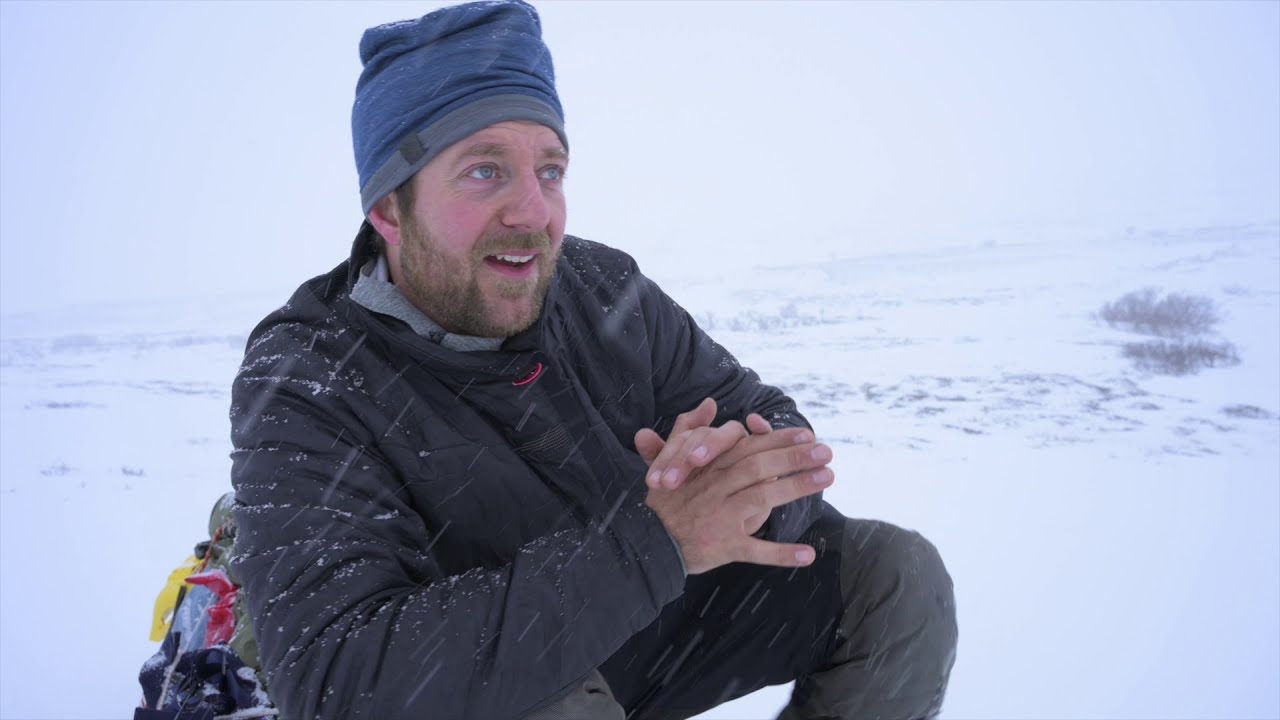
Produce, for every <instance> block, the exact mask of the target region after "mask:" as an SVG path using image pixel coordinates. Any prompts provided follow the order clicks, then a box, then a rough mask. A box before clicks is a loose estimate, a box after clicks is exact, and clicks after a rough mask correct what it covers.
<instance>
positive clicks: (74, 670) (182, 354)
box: [0, 224, 1280, 720]
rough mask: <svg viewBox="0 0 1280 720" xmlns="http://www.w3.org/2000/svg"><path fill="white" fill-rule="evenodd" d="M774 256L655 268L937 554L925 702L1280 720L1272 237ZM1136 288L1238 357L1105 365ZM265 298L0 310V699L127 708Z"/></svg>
mask: <svg viewBox="0 0 1280 720" xmlns="http://www.w3.org/2000/svg"><path fill="white" fill-rule="evenodd" d="M599 239H600V240H603V241H606V242H607V241H608V238H599ZM789 250H790V249H788V248H780V249H779V250H778V252H777V254H776V255H775V256H773V257H771V258H769V259H768V260H769V262H765V263H762V264H761V265H760V266H758V267H756V268H755V269H753V270H751V271H749V272H746V273H741V274H737V273H734V274H727V275H729V276H716V277H714V279H707V278H706V277H703V278H701V279H698V278H693V277H687V276H682V275H681V274H680V273H679V272H664V271H665V270H666V269H664V268H659V269H656V271H655V270H653V269H650V270H651V272H650V274H651V275H653V276H654V277H655V278H656V279H657V280H659V281H660V282H661V283H662V284H663V285H664V287H665V288H666V289H667V291H668V292H669V293H670V294H672V295H673V296H674V297H675V298H676V299H677V300H679V301H680V302H681V303H682V304H683V305H684V306H685V307H686V308H687V309H688V310H689V311H690V312H691V313H692V314H693V315H694V316H695V317H696V318H697V319H698V321H699V322H700V323H701V324H702V325H703V326H704V327H705V328H706V329H708V331H709V332H710V333H711V334H712V335H713V336H715V337H716V338H717V339H719V340H720V341H721V342H722V343H723V344H725V345H726V346H727V347H729V348H730V349H731V350H732V351H734V352H735V353H736V354H737V355H738V357H739V358H740V359H741V360H742V361H743V362H744V363H745V364H748V365H750V366H752V367H753V368H755V369H756V370H757V371H758V372H759V373H760V374H761V375H762V376H763V377H764V378H765V379H766V380H768V381H769V382H771V383H774V384H777V385H779V386H781V387H783V388H785V389H786V390H787V391H788V392H789V393H791V394H792V396H793V397H795V398H796V400H797V401H798V402H799V404H800V407H801V409H802V410H803V411H804V412H805V413H806V414H807V416H808V417H809V419H810V420H811V421H812V423H813V424H814V426H815V428H816V429H817V430H818V435H819V438H820V439H821V440H822V441H823V442H826V443H829V444H831V445H832V447H833V448H834V449H835V452H836V459H835V462H834V463H833V465H832V466H833V468H834V469H835V472H836V485H835V486H834V487H833V488H832V489H831V490H829V491H828V492H827V498H828V499H829V500H831V501H832V502H833V503H834V504H835V505H836V506H838V507H839V508H840V509H841V510H842V511H843V512H844V513H846V514H849V515H856V516H872V517H879V518H884V519H887V520H890V521H892V522H895V523H898V524H901V525H905V526H908V527H912V528H915V529H917V530H920V531H921V532H923V533H924V534H925V535H926V536H928V537H929V538H931V539H932V540H933V541H934V542H935V543H936V544H937V545H938V547H939V548H940V549H941V551H942V554H943V557H944V558H945V559H946V561H947V563H948V565H949V567H950V570H951V573H952V575H953V576H954V579H955V583H956V594H957V604H958V609H959V618H960V629H961V634H960V647H959V656H958V661H957V664H956V668H955V671H954V674H953V677H952V684H951V690H950V693H949V696H948V702H947V705H946V708H945V710H944V716H945V717H950V718H1137V717H1145V718H1155V717H1159V718H1276V717H1280V226H1277V225H1275V224H1261V225H1256V224H1255V225H1242V226H1235V227H1217V228H1200V229H1189V230H1178V231H1166V232H1155V231H1148V230H1130V231H1128V232H1118V233H1115V234H1114V235H1111V236H1105V237H1104V236H1082V237H1079V238H1076V239H1075V240H1074V241H1073V242H1070V243H1061V242H1053V243H1048V242H1037V239H1036V238H1035V237H1034V236H1033V235H1031V236H1028V237H1027V238H1026V240H1025V242H1024V243H1022V244H1011V243H1005V244H995V243H991V244H988V245H985V246H984V245H975V246H970V247H957V248H955V249H951V250H940V251H931V252H927V253H926V252H920V253H914V254H900V255H892V256H885V255H881V256H870V257H854V256H844V255H840V254H832V255H830V256H824V257H821V258H813V257H803V256H799V255H796V256H793V259H789V257H788V255H787V254H786V253H787V252H789ZM333 261H334V262H336V261H337V258H334V260H333ZM331 264H332V263H328V262H322V263H319V264H317V266H316V267H314V268H306V269H300V270H299V277H298V281H299V282H301V281H302V280H303V279H305V277H306V276H308V275H311V274H316V273H319V272H321V271H323V270H325V269H327V268H328V267H329V266H330V265H331ZM1144 287H1157V288H1162V289H1163V290H1164V291H1167V292H1179V293H1187V294H1191V295H1195V296H1199V297H1204V298H1207V299H1208V300H1209V301H1211V302H1212V303H1213V305H1214V306H1215V307H1216V309H1217V311H1218V314H1219V315H1220V318H1221V320H1220V322H1218V323H1217V324H1216V325H1215V326H1214V327H1213V328H1212V329H1211V330H1210V331H1208V334H1207V335H1206V337H1207V339H1208V340H1211V341H1213V342H1216V343H1230V344H1231V345H1233V346H1234V350H1235V352H1236V354H1237V356H1238V362H1235V363H1218V364H1216V365H1215V366H1212V367H1204V368H1202V369H1199V371H1198V372H1193V373H1188V374H1182V375H1172V374H1165V373H1162V372H1159V368H1156V369H1152V368H1150V367H1146V366H1141V367H1140V366H1138V365H1135V363H1134V362H1133V361H1132V360H1130V359H1128V358H1126V356H1125V354H1124V347H1125V346H1126V345H1127V344H1130V343H1137V342H1142V341H1144V340H1145V339H1146V338H1143V337H1142V336H1141V335H1140V334H1139V333H1137V332H1135V331H1133V329H1131V328H1126V327H1120V326H1112V325H1109V324H1108V323H1106V322H1104V321H1103V320H1102V319H1101V318H1100V317H1099V316H1098V311H1099V308H1101V307H1102V306H1103V305H1104V304H1105V303H1107V302H1110V301H1113V300H1115V299H1117V298H1119V297H1121V296H1123V295H1124V294H1126V293H1129V292H1131V291H1135V290H1139V289H1141V288H1144ZM284 299H285V298H284V297H261V296H257V295H240V296H233V297H215V298H201V299H194V298H193V299H188V300H182V301H169V300H164V301H160V300H157V301H155V302H139V303H132V304H122V303H118V302H117V303H111V302H103V303H101V304H96V305H93V306H81V307H72V308H63V309H50V310H44V311H40V312H38V313H33V314H22V315H16V314H9V315H4V316H3V317H2V318H0V320H2V322H0V430H2V434H0V442H2V450H0V571H2V572H3V582H0V608H2V614H0V717H3V718H6V719H9V718H12V719H14V720H17V719H19V718H23V719H26V718H125V717H130V716H131V713H132V710H131V708H132V707H133V705H134V703H135V702H136V701H137V699H138V689H137V684H136V673H137V670H138V667H139V665H140V664H141V663H142V661H143V660H144V659H145V658H147V657H148V656H149V655H150V654H151V653H152V652H153V651H154V646H153V644H152V643H150V642H149V641H148V639H147V631H148V627H149V623H150V615H151V609H152V603H153V601H154V599H155V595H156V593H157V592H158V591H159V589H160V587H161V586H162V584H163V582H164V580H165V578H166V576H167V574H168V572H169V570H170V569H171V568H172V567H173V566H175V565H177V564H178V563H179V562H180V561H181V560H182V559H183V558H185V557H186V555H187V554H188V553H190V551H191V546H192V545H193V544H194V543H195V542H196V541H197V540H199V539H201V533H202V532H203V528H204V525H205V522H206V519H207V513H208V510H209V507H210V504H211V503H212V502H213V500H214V499H215V498H216V497H217V496H218V495H219V494H221V493H223V492H224V491H226V490H227V489H228V479H227V475H228V469H229V466H230V462H229V460H228V457H227V456H228V453H229V451H230V441H229V438H228V430H229V424H228V421H227V407H228V402H229V397H228V394H229V389H230V385H231V379H232V377H233V376H234V374H235V372H236V369H237V366H238V364H239V360H240V357H241V353H242V351H243V346H244V340H245V337H246V335H247V334H248V331H249V330H250V329H251V328H252V326H253V325H254V323H255V322H256V321H257V320H258V319H259V318H260V317H261V316H263V315H265V314H266V313H267V312H268V311H270V310H271V309H272V308H273V307H274V306H275V305H277V304H279V303H280V302H283V300H284ZM786 693H787V688H786V687H777V688H769V689H766V690H763V691H760V692H757V693H755V694H753V695H750V696H747V697H745V698H741V699H739V700H737V701H735V702H733V703H730V704H728V705H725V706H722V707H721V708H718V709H716V710H714V711H711V712H708V713H706V714H705V715H704V716H703V717H704V718H725V719H727V718H767V717H772V716H773V714H774V713H775V712H776V711H777V710H778V709H779V708H780V707H781V705H782V704H783V703H784V702H785V698H786Z"/></svg>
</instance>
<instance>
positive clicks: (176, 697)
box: [133, 492, 279, 720]
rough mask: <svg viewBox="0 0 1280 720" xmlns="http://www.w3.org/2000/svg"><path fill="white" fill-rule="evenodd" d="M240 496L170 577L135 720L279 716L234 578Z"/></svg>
mask: <svg viewBox="0 0 1280 720" xmlns="http://www.w3.org/2000/svg"><path fill="white" fill-rule="evenodd" d="M234 506H235V493H233V492H229V493H227V494H225V495H223V496H222V497H221V498H219V499H218V501H217V502H216V503H215V504H214V506H213V511H212V512H211V513H210V514H209V537H208V539H207V540H204V541H201V542H200V543H198V544H197V545H196V547H195V552H194V553H193V554H192V555H191V556H190V557H188V558H187V559H186V561H184V562H183V563H182V564H181V565H179V566H178V567H177V568H175V569H174V571H173V572H172V573H170V575H169V580H168V582H167V583H166V584H165V586H164V589H163V590H161V591H160V595H159V597H157V598H156V606H155V614H154V616H153V618H152V625H151V639H152V640H155V641H159V642H160V643H161V644H160V649H159V650H158V651H157V652H156V654H155V655H152V656H151V658H149V659H148V660H147V661H146V662H145V663H144V664H143V666H142V670H141V671H140V672H139V673H138V682H139V683H141V685H142V702H141V703H140V705H139V707H137V708H136V709H135V710H134V714H133V717H134V720H233V719H234V720H248V719H250V718H266V717H274V716H276V715H278V714H279V711H278V710H277V709H276V708H275V706H274V704H273V703H272V702H271V698H270V697H269V696H268V695H267V684H266V678H265V677H264V675H263V673H262V670H261V668H260V667H259V666H258V643H257V640H256V638H255V636H254V634H253V626H252V624H251V623H250V620H249V615H248V612H247V610H246V608H245V604H244V602H242V601H241V598H240V585H239V583H237V582H236V580H235V577H234V575H233V574H232V572H231V567H230V558H231V555H232V553H233V551H234V547H235V534H236V528H235V522H234V520H233V518H232V514H231V510H232V508H233V507H234Z"/></svg>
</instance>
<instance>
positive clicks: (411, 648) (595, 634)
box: [231, 333, 684, 720]
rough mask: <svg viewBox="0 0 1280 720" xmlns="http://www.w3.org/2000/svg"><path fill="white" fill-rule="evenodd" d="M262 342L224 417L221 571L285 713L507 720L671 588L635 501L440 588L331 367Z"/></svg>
mask: <svg viewBox="0 0 1280 720" xmlns="http://www.w3.org/2000/svg"><path fill="white" fill-rule="evenodd" d="M278 335H279V333H277V337H276V338H275V340H273V342H272V343H271V344H270V351H269V352H268V351H267V350H265V349H264V350H259V351H258V352H254V351H253V349H252V347H251V352H250V357H252V358H254V359H247V360H246V363H245V365H244V366H242V367H241V370H240V373H239V375H238V376H237V379H236V382H235V385H234V391H233V398H232V412H231V419H232V439H233V443H234V446H235V449H234V452H233V455H232V459H233V466H232V481H233V484H234V486H235V489H236V496H237V502H238V506H237V510H236V524H237V535H236V558H235V560H234V562H233V568H234V571H235V574H236V577H237V578H238V579H239V580H240V581H241V583H242V586H243V588H244V590H243V592H244V593H245V599H246V600H247V602H248V607H249V611H250V613H251V616H252V620H253V624H254V627H255V629H256V633H257V639H258V642H259V646H260V652H261V659H262V664H263V669H264V670H265V672H266V676H267V679H268V685H269V689H270V692H271V695H272V698H273V700H274V701H275V702H276V704H277V705H278V706H279V707H280V708H281V711H282V717H283V718H307V719H308V720H310V719H311V718H377V719H379V720H394V719H396V718H412V719H413V720H420V719H421V718H427V717H447V718H484V719H486V720H490V719H493V718H518V717H521V716H522V715H524V714H525V713H526V712H527V711H528V710H530V709H531V708H533V707H535V706H537V705H538V704H540V703H541V702H544V701H545V700H546V699H547V698H549V697H551V696H553V695H554V694H555V693H556V692H557V691H559V690H561V689H563V688H565V687H567V686H569V685H570V684H571V683H573V682H575V681H576V680H578V679H580V678H582V677H583V676H584V675H586V674H587V673H588V672H589V671H590V670H591V669H593V668H595V667H597V666H598V665H600V664H601V663H603V662H604V660H605V659H607V658H608V657H609V656H610V655H611V654H612V653H613V652H615V651H616V650H617V648H618V647H620V646H621V645H622V643H623V642H625V640H626V639H627V638H628V637H630V636H631V635H633V634H634V633H636V632H638V631H639V630H641V629H642V628H644V627H645V626H646V625H647V624H648V623H649V622H651V621H652V620H653V619H654V618H655V617H657V614H658V611H659V610H660V609H661V608H662V606H663V605H665V604H666V603H667V602H669V601H670V600H672V599H674V598H675V597H676V596H678V595H679V594H680V593H681V592H682V591H683V586H684V574H683V571H682V570H681V564H680V559H679V556H678V554H677V552H676V550H675V549H674V548H673V547H672V543H671V541H670V537H669V536H668V535H667V533H666V530H665V529H664V528H663V526H662V523H661V521H660V520H659V519H658V518H657V516H656V515H654V514H653V513H652V512H651V511H650V510H649V509H648V508H646V507H645V506H644V505H643V504H637V503H640V501H641V500H642V498H634V499H633V500H632V502H631V503H620V504H619V505H618V506H616V507H615V508H614V510H613V512H611V513H610V514H609V515H608V516H606V517H604V518H599V519H597V520H596V521H594V522H593V523H591V524H590V525H588V526H586V527H582V528H580V529H572V530H566V531H562V532H559V533H556V534H554V535H550V536H546V537H542V538H539V539H537V540H535V541H533V542H531V543H529V544H527V545H525V546H524V547H522V548H520V549H519V551H518V552H517V554H516V556H515V558H514V559H513V560H512V561H511V562H510V564H508V565H505V566H502V567H495V568H476V569H473V570H470V571H468V572H465V573H463V574H461V575H445V574H444V573H442V572H441V571H440V565H439V563H438V562H437V559H436V558H435V557H434V556H433V554H432V545H433V543H434V542H435V540H436V539H438V538H439V537H440V535H441V534H443V533H446V532H448V527H447V524H446V525H445V526H444V527H435V528H432V527H427V526H426V524H425V521H424V519H423V516H422V514H421V513H419V512H416V511H415V510H414V509H413V508H412V507H410V506H409V504H408V500H407V498H406V493H405V491H404V487H405V485H406V483H408V482H410V481H412V480H413V479H412V478H405V477H400V476H399V475H398V474H397V473H396V472H395V471H394V470H393V469H392V468H391V467H389V466H388V464H387V462H386V461H385V460H384V458H383V457H381V456H380V453H379V451H378V449H377V440H378V437H377V435H376V434H374V431H373V430H371V429H370V428H368V427H366V425H367V423H362V422H359V421H358V420H357V418H356V416H355V413H353V412H352V411H351V404H350V403H348V402H347V400H346V398H344V392H345V390H343V389H342V387H341V386H342V385H344V384H345V381H344V380H343V378H342V377H341V376H340V375H335V373H333V372H332V369H333V365H332V364H328V365H326V364H325V363H324V362H323V361H318V360H314V359H313V358H315V356H316V355H317V353H316V352H315V351H314V349H312V348H308V347H306V346H305V345H306V344H305V343H303V342H299V341H296V340H287V339H286V340H282V339H281V338H280V337H278ZM282 344H283V347H282ZM339 365H341V363H339ZM620 608H628V609H629V610H628V611H626V612H623V611H620Z"/></svg>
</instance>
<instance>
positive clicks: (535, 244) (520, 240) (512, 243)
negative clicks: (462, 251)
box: [476, 231, 551, 257]
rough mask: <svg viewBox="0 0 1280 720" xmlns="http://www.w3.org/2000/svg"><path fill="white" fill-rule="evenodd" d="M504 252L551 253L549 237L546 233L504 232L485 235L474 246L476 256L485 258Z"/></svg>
mask: <svg viewBox="0 0 1280 720" xmlns="http://www.w3.org/2000/svg"><path fill="white" fill-rule="evenodd" d="M504 250H541V251H543V252H550V251H551V236H550V235H548V234H547V233H546V231H539V232H532V233H525V232H504V233H494V234H492V235H486V236H485V237H483V238H481V239H480V242H479V243H477V245H476V254H477V255H478V256H480V257H487V256H489V255H493V254H494V253H498V252H502V251H504Z"/></svg>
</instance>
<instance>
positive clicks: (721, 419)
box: [635, 269, 822, 542]
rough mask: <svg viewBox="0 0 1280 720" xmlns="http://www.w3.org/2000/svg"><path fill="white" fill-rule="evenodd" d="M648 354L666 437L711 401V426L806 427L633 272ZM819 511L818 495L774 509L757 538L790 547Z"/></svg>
mask: <svg viewBox="0 0 1280 720" xmlns="http://www.w3.org/2000/svg"><path fill="white" fill-rule="evenodd" d="M635 277H636V281H637V283H638V285H639V293H640V302H641V305H642V307H643V309H644V316H645V322H646V324H647V328H646V330H647V332H648V336H649V347H650V350H651V352H652V354H653V368H654V379H653V381H654V393H655V399H656V410H657V415H658V422H657V424H656V425H655V429H656V430H657V432H658V433H659V434H660V435H662V436H664V437H665V436H666V435H667V434H668V433H669V432H670V430H671V428H672V426H673V425H674V423H675V419H676V416H677V415H679V414H680V413H682V412H686V411H688V410H692V409H693V408H694V407H697V405H698V403H700V402H702V401H703V399H704V398H708V397H712V398H715V400H716V404H717V406H718V408H719V409H718V414H717V416H716V420H715V424H716V425H717V426H718V425H721V424H723V423H725V422H728V421H730V420H738V421H745V420H746V417H747V415H749V414H750V413H753V412H754V413H759V414H760V415H762V416H763V417H764V418H765V419H766V420H768V421H769V423H770V424H772V425H773V427H774V428H786V427H807V428H810V429H812V426H811V425H810V424H809V421H808V420H806V419H805V418H804V416H803V415H801V414H800V412H799V411H798V410H797V409H796V404H795V401H793V400H792V399H791V398H789V397H787V395H786V394H784V393H783V392H782V391H781V390H779V389H778V388H776V387H773V386H772V385H767V384H765V383H764V382H762V381H761V380H760V376H759V375H757V374H756V373H755V371H753V370H752V369H751V368H748V367H744V366H743V365H742V364H741V363H739V362H738V360H737V358H735V357H734V356H733V355H732V354H731V353H730V352H729V351H728V350H726V349H724V347H722V346H721V345H720V344H719V343H717V342H716V341H715V340H712V339H711V337H710V336H709V335H707V334H706V333H705V332H703V331H702V328H700V327H698V324H697V323H696V322H695V321H694V319H693V318H692V317H691V316H690V315H689V313H688V312H686V311H685V310H684V308H682V307H680V305H678V304H677V303H676V302H675V301H674V300H672V299H671V298H670V297H668V296H667V294H666V293H665V292H663V291H662V289H661V288H659V287H658V285H657V284H656V283H654V282H653V281H652V280H650V279H649V278H647V277H645V276H644V275H643V274H641V273H640V272H639V270H638V269H637V270H635ZM821 512H822V495H821V494H820V493H819V494H816V495H811V496H809V497H805V498H801V499H800V500H796V501H794V502H791V503H788V504H787V505H783V506H782V507H779V508H775V509H774V511H773V513H771V514H770V516H769V520H768V522H767V523H766V524H765V527H764V528H763V533H762V535H761V536H762V537H764V538H765V539H767V540H775V541H778V542H795V541H796V540H797V539H798V538H799V537H800V535H801V534H802V533H803V532H804V531H805V530H807V529H808V528H809V526H810V525H811V524H813V521H814V520H816V519H817V518H818V515H819V514H821Z"/></svg>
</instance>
